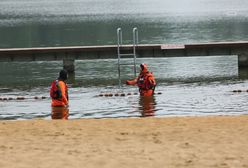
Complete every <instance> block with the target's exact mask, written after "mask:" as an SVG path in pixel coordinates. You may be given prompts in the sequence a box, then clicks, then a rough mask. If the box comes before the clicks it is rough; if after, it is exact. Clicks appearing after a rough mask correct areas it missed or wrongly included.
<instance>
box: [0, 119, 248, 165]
mask: <svg viewBox="0 0 248 168" xmlns="http://www.w3.org/2000/svg"><path fill="white" fill-rule="evenodd" d="M0 156H1V159H0V167H1V168H68V167H70V168H72V167H73V168H74V167H75V168H82V167H87V168H93V167H94V168H96V167H101V168H102V167H106V168H116V167H118V168H121V167H129V168H130V167H132V168H138V167H139V168H144V167H153V168H162V167H164V168H180V167H182V168H183V167H195V168H206V167H211V168H212V167H214V168H229V167H230V168H248V116H247V115H244V116H216V117H214V116H210V117H173V118H153V117H151V118H128V119H79V120H25V121H0Z"/></svg>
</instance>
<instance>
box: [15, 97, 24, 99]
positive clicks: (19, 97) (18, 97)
mask: <svg viewBox="0 0 248 168" xmlns="http://www.w3.org/2000/svg"><path fill="white" fill-rule="evenodd" d="M24 99H25V98H24V97H17V98H16V100H24Z"/></svg>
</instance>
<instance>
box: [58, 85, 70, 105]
mask: <svg viewBox="0 0 248 168" xmlns="http://www.w3.org/2000/svg"><path fill="white" fill-rule="evenodd" d="M59 85H60V89H61V94H62V101H63V102H64V104H65V105H68V100H67V97H66V86H65V83H64V82H63V81H59Z"/></svg>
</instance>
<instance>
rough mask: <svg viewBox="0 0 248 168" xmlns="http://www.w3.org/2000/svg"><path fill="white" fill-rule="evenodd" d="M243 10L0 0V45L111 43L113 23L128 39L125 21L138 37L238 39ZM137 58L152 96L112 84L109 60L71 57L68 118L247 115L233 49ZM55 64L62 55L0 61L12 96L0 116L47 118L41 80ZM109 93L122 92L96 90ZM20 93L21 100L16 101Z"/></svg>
mask: <svg viewBox="0 0 248 168" xmlns="http://www.w3.org/2000/svg"><path fill="white" fill-rule="evenodd" d="M247 13H248V1H246V0H236V1H231V0H219V1H213V0H174V1H169V0H145V1H144V0H136V1H132V0H126V1H120V0H64V1H61V0H53V1H48V0H44V1H38V0H32V1H30V0H22V1H19V0H2V1H0V48H16V47H17V48H18V47H41V46H49V47H50V46H73V45H106V44H116V42H117V39H116V29H117V28H118V27H121V28H122V30H123V40H124V43H131V39H132V28H133V27H138V30H139V42H140V43H142V44H155V43H159V44H162V43H180V44H182V43H202V42H216V41H245V40H247V39H248V32H247V27H248V14H247ZM124 61H125V62H129V60H124ZM142 62H145V63H147V64H148V65H149V67H150V70H151V71H152V72H153V73H154V75H155V77H156V79H157V82H158V86H157V88H156V93H158V92H161V93H162V94H156V95H155V96H154V98H153V99H142V98H140V97H139V96H138V95H134V93H137V90H138V89H137V88H136V87H129V86H125V85H123V86H122V88H121V89H119V87H118V73H117V66H116V63H117V60H114V59H108V60H84V61H76V74H75V82H74V83H72V84H70V85H69V86H70V87H69V94H70V107H69V114H70V115H69V118H71V119H76V118H106V117H140V116H150V115H154V116H156V117H162V116H163V117H164V116H182V115H184V116H185V115H186V116H189V115H236V114H237V115H239V114H247V110H246V109H247V106H248V105H247V96H248V93H247V92H246V90H247V89H248V88H247V84H248V80H247V79H248V78H247V76H245V77H244V76H243V77H242V78H240V75H241V74H239V71H238V65H237V57H236V56H216V57H190V58H185V57H180V58H153V59H151V58H150V59H149V58H148V59H138V63H142ZM61 67H62V62H11V63H10V62H8V63H7V62H0V75H1V78H0V98H7V99H9V98H13V99H14V100H4V101H1V100H0V119H31V118H45V119H50V118H51V107H50V99H49V98H48V92H49V87H50V83H51V81H52V80H53V79H55V78H57V74H58V72H59V70H60V69H61ZM131 69H132V68H131V67H129V66H126V67H122V72H121V73H122V81H125V80H126V79H130V78H132V70H131ZM238 89H239V90H242V92H239V93H236V92H233V90H238ZM109 93H112V94H116V93H125V94H126V96H112V97H105V96H103V97H100V96H99V94H109ZM128 93H131V95H127V94H128ZM20 96H22V97H24V98H25V99H24V100H16V98H17V97H20ZM36 96H37V97H39V99H34V97H36ZM42 96H43V97H46V98H45V99H40V98H41V97H42Z"/></svg>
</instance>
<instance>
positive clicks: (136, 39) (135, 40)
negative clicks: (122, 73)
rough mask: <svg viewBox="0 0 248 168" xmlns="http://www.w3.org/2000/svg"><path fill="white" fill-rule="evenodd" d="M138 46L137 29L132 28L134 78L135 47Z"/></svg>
mask: <svg viewBox="0 0 248 168" xmlns="http://www.w3.org/2000/svg"><path fill="white" fill-rule="evenodd" d="M137 46H138V29H137V27H135V28H133V64H134V65H133V67H134V77H135V78H136V47H137Z"/></svg>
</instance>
